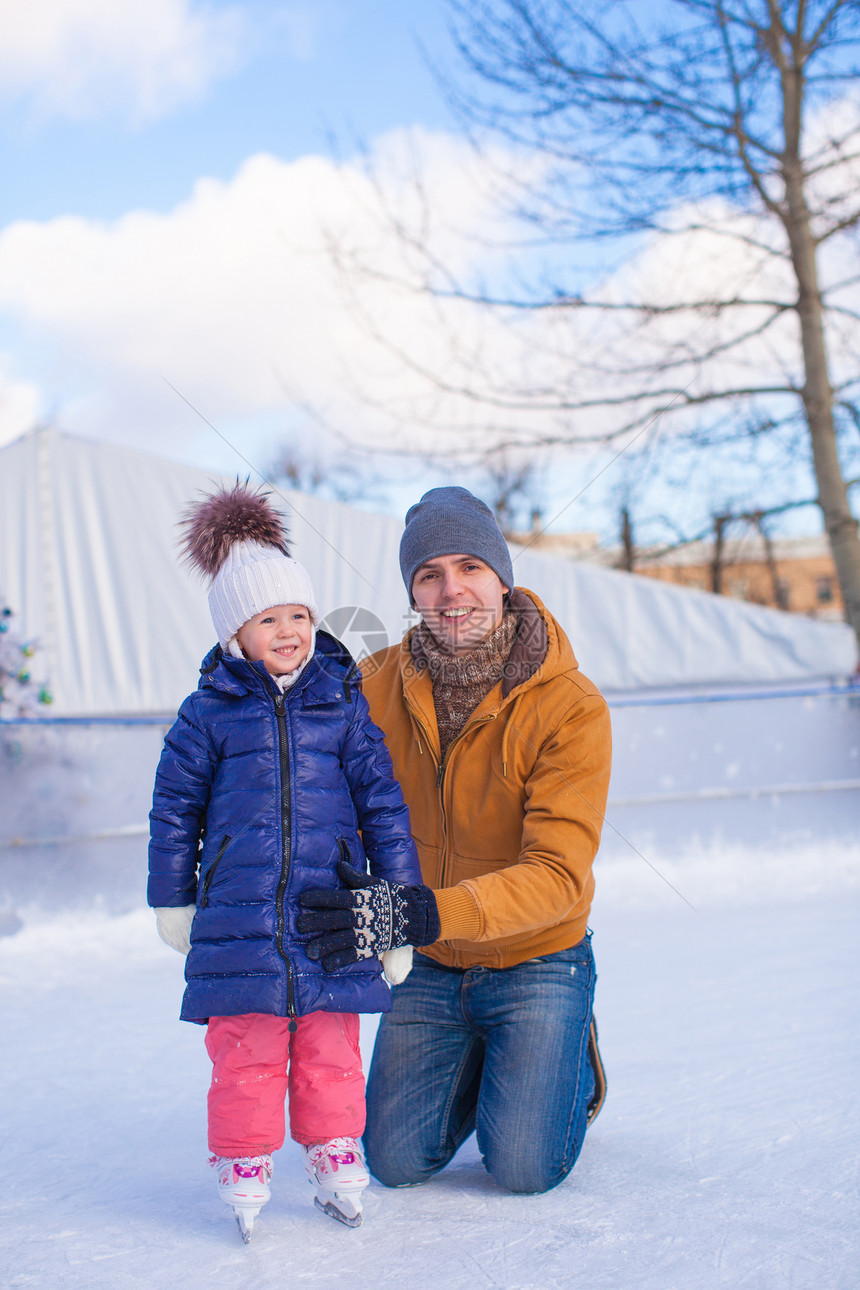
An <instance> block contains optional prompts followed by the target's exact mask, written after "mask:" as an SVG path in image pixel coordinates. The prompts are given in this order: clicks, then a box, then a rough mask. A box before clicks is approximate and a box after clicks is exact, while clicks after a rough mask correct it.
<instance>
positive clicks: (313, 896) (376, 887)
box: [297, 860, 439, 972]
mask: <svg viewBox="0 0 860 1290" xmlns="http://www.w3.org/2000/svg"><path fill="white" fill-rule="evenodd" d="M337 871H338V873H339V875H340V877H341V880H342V881H343V882H344V883H346V886H347V888H348V890H346V891H344V890H343V889H339V890H337V891H330V890H326V889H323V888H320V887H309V888H306V889H305V890H304V891H303V892H301V893H300V895H299V904H300V905H302V906H303V907H304V908H305V909H306V910H312V911H313V912H312V913H304V914H299V917H298V924H297V925H298V929H299V931H300V932H304V933H308V932H310V933H314V932H319V933H321V935H319V936H316V937H315V938H314V940H312V941H309V942H308V944H307V945H306V946H305V952H306V953H307V956H308V958H311V959H318V960H320V961H321V962H322V965H323V967H324V968H325V970H326V972H334V971H336V970H337V969H338V968H341V967H345V966H346V964H347V963H356V962H357V961H358V960H359V959H369V958H375V957H378V956H379V955H380V954H382V953H383V952H384V951H385V950H390V949H396V948H397V947H398V946H400V945H432V944H433V942H434V941H435V940H437V939H438V936H439V911H438V910H437V908H436V897H435V896H434V895H433V892H432V891H431V890H430V888H429V887H420V886H419V887H407V886H405V885H403V884H402V883H398V882H386V881H385V879H384V878H371V877H370V875H369V874H366V873H362V872H361V870H360V869H356V868H355V866H354V865H351V864H348V863H347V861H346V860H341V861H339V863H338V866H337Z"/></svg>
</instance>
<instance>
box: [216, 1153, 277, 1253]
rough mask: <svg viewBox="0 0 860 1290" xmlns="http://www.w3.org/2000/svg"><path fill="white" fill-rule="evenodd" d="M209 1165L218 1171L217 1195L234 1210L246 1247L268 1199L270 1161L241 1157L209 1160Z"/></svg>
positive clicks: (265, 1157)
mask: <svg viewBox="0 0 860 1290" xmlns="http://www.w3.org/2000/svg"><path fill="white" fill-rule="evenodd" d="M209 1163H210V1164H211V1165H212V1167H213V1168H214V1169H217V1171H218V1195H219V1196H220V1197H221V1199H222V1200H223V1201H224V1203H225V1205H231V1206H232V1207H233V1213H234V1215H235V1217H236V1223H237V1225H238V1227H239V1231H240V1233H241V1235H242V1240H243V1241H244V1242H245V1244H246V1245H247V1244H248V1242H249V1241H250V1239H251V1233H252V1232H253V1230H254V1223H255V1221H256V1218H257V1215H258V1214H259V1212H260V1210H261V1209H262V1208H263V1206H264V1205H265V1204H266V1201H268V1200H269V1199H270V1197H271V1194H272V1193H271V1190H270V1188H269V1182H270V1180H271V1177H272V1157H271V1156H270V1155H268V1154H264V1155H260V1156H240V1157H239V1158H238V1159H232V1158H229V1157H225V1156H211V1157H210V1159H209Z"/></svg>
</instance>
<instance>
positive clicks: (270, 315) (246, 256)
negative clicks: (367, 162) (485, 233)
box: [0, 136, 506, 447]
mask: <svg viewBox="0 0 860 1290" xmlns="http://www.w3.org/2000/svg"><path fill="white" fill-rule="evenodd" d="M420 146H421V153H422V165H423V175H424V182H425V192H426V194H427V198H428V202H429V203H430V205H431V206H432V208H433V210H434V218H435V220H436V223H437V225H438V227H439V230H440V231H439V235H438V238H437V242H436V245H437V248H438V249H439V251H440V253H443V254H446V255H447V254H448V253H449V252H451V254H452V255H456V254H459V255H460V256H462V255H463V254H464V252H463V249H462V246H461V245H460V244H459V243H455V242H454V241H450V240H448V235H447V234H446V231H445V230H446V227H447V224H448V222H450V221H453V219H454V217H455V216H456V218H457V219H458V220H464V221H465V222H466V223H467V224H468V225H470V226H473V227H474V226H476V225H477V224H478V223H479V221H480V220H481V218H482V216H483V214H484V213H485V212H486V210H487V207H488V201H489V198H488V194H487V192H486V189H485V187H484V186H483V185H482V183H481V182H480V180H479V178H478V177H477V176H476V174H475V169H474V166H473V165H472V163H471V161H470V160H469V156H468V152H467V150H466V148H465V146H464V145H463V144H462V143H459V142H457V141H455V140H452V139H448V138H445V137H434V136H423V137H422V139H421V142H420ZM407 151H408V149H407V147H406V145H405V143H404V140H403V138H402V137H401V136H392V137H391V138H389V139H386V140H384V141H383V142H382V143H381V144H380V145H379V148H378V150H377V154H376V159H377V162H378V165H379V168H380V171H381V172H383V173H384V174H385V175H386V177H387V180H388V181H389V182H390V183H392V184H395V181H396V178H397V176H398V175H400V174H401V173H402V169H401V168H402V167H403V166H404V165H405V164H406V160H405V157H406V152H407ZM399 196H400V198H402V205H403V209H404V210H406V208H407V207H414V200H415V199H414V198H413V197H411V195H410V194H409V192H408V186H407V185H406V183H405V181H404V182H403V183H402V185H401V188H400V190H399ZM414 215H415V210H414V209H411V214H410V218H411V217H414ZM329 237H334V238H335V239H336V240H340V239H343V241H344V244H345V243H351V244H355V243H361V244H362V245H373V247H374V250H375V253H376V262H377V264H378V265H379V267H380V269H381V271H382V272H390V273H392V274H397V275H399V274H400V273H401V272H402V270H403V267H404V266H403V252H402V248H400V247H399V246H398V244H397V243H396V241H395V239H393V238H392V237H391V235H390V234H385V233H383V232H381V231H380V224H379V219H378V197H377V193H376V191H375V189H374V186H373V184H372V183H371V182H370V180H369V179H368V177H367V175H366V174H365V173H363V171H362V170H361V169H360V168H359V167H357V166H354V165H350V164H342V165H338V164H335V163H334V162H331V161H329V160H325V159H323V158H320V157H306V158H303V159H301V160H299V161H296V162H292V163H286V162H283V161H280V160H278V159H276V158H274V157H272V156H267V155H258V156H255V157H252V158H250V159H249V160H248V161H247V162H246V163H245V164H244V165H243V167H242V168H241V170H240V171H239V172H238V173H237V175H236V176H235V178H234V179H233V180H232V181H231V182H229V183H224V182H216V181H213V180H202V181H200V182H199V183H198V184H197V185H196V187H195V189H194V191H193V193H192V194H191V196H190V197H189V198H188V200H187V201H186V202H184V203H183V204H181V205H180V206H178V207H177V208H176V209H175V210H173V211H172V212H170V213H168V214H166V215H162V214H154V213H150V212H145V211H138V212H133V213H130V214H128V215H125V216H124V217H122V218H121V219H118V220H116V221H113V222H98V221H93V220H86V219H81V218H76V217H68V216H67V217H62V218H58V219H54V220H50V221H47V222H44V223H36V222H19V223H16V224H13V225H11V226H9V227H8V228H6V229H5V230H4V231H3V232H2V234H0V308H2V309H3V310H5V311H6V312H7V313H8V314H9V315H11V316H12V317H13V318H14V319H15V320H16V321H17V322H18V324H19V326H21V327H22V328H23V330H24V333H26V335H27V336H29V337H31V338H33V337H38V338H41V342H40V343H41V345H42V356H41V361H42V365H43V368H44V367H45V366H46V365H47V364H46V359H45V353H46V352H49V356H50V365H47V366H48V370H49V373H50V372H52V374H53V375H52V376H50V375H49V378H48V379H52V380H53V381H54V383H55V388H54V390H53V391H52V393H53V396H54V401H55V402H59V403H60V406H63V402H62V394H61V393H59V392H60V391H69V390H74V391H75V399H76V402H75V404H74V417H75V419H76V422H77V425H76V428H79V429H89V430H90V431H91V432H96V433H101V432H106V433H108V434H109V435H110V436H111V437H116V436H118V435H122V433H123V430H122V427H125V428H126V432H127V433H128V434H142V433H144V430H143V427H144V425H145V426H146V430H145V434H146V437H147V440H148V442H150V443H151V444H152V445H153V446H155V447H158V446H159V445H160V444H162V443H163V442H164V441H166V440H170V441H171V442H172V443H175V440H176V427H177V425H182V424H184V425H186V426H189V425H193V424H194V423H193V421H191V414H190V413H189V412H188V410H187V408H184V407H182V406H180V405H179V403H178V401H177V400H176V399H175V396H173V395H169V394H168V393H167V391H166V387H165V385H164V384H163V382H162V380H161V379H160V378H161V377H164V378H166V379H167V380H169V381H170V382H171V383H173V384H174V385H175V386H176V387H177V388H178V389H180V390H181V391H182V392H183V394H185V395H186V396H187V397H188V398H189V399H190V400H191V401H192V402H193V403H194V404H195V405H196V406H198V407H200V409H201V411H205V412H206V414H207V415H208V416H210V417H212V418H213V419H214V420H217V421H218V422H219V423H222V424H223V423H224V422H225V420H232V421H233V422H234V423H235V422H236V421H237V420H243V419H244V420H247V419H249V418H251V419H253V418H255V417H258V418H259V417H263V418H264V417H267V416H269V417H271V416H272V415H276V414H283V415H288V414H289V413H290V410H291V407H292V406H293V403H294V399H295V398H296V397H300V398H304V399H308V400H310V401H312V402H314V403H315V404H317V405H319V406H322V407H324V408H325V409H326V410H327V411H328V412H330V413H331V415H332V416H333V417H335V419H336V420H337V422H338V424H341V425H346V426H348V427H352V426H356V425H358V424H360V423H363V425H364V427H365V428H367V429H373V428H374V427H375V428H376V429H377V431H378V432H380V433H381V431H380V425H381V423H382V422H383V421H384V418H383V417H381V416H380V414H379V413H377V412H376V411H373V410H369V409H368V407H367V405H366V404H365V403H364V402H363V401H362V399H361V398H358V397H357V396H356V394H355V392H354V391H353V390H352V388H351V384H350V383H351V375H350V374H355V375H356V378H357V379H359V380H360V382H361V384H362V386H363V389H364V393H365V394H367V395H368V396H369V397H370V398H371V399H373V398H376V399H379V400H383V401H385V402H386V403H387V404H388V406H389V407H395V406H402V405H407V404H409V403H410V401H414V400H415V399H416V397H417V395H418V393H419V391H421V390H423V389H424V385H423V383H422V382H421V381H420V380H419V379H418V378H417V377H416V376H415V375H414V374H411V373H409V372H405V371H403V369H402V368H401V366H400V364H399V363H398V362H397V361H395V360H394V359H393V358H392V357H391V356H389V355H386V354H385V352H384V350H382V349H381V348H380V347H379V346H378V344H377V343H376V341H375V340H374V339H373V337H372V336H371V335H370V334H369V332H368V330H367V328H366V327H365V326H364V325H363V322H362V320H361V319H360V318H358V317H357V316H356V315H355V314H354V313H353V312H351V310H350V309H349V308H348V307H347V305H346V303H345V299H344V293H343V290H342V284H341V283H340V282H339V280H338V274H337V271H336V269H335V267H334V265H333V264H332V261H331V258H330V255H329V244H328V239H329ZM475 253H476V251H475V248H474V247H472V248H470V250H469V254H471V255H475ZM367 298H368V302H369V304H370V306H371V307H372V310H373V314H374V316H375V317H378V318H381V319H382V320H383V322H384V325H385V327H386V328H387V329H388V330H390V331H392V332H393V334H394V335H396V336H397V339H398V343H400V344H402V345H403V347H404V348H405V349H406V350H407V351H408V352H410V353H412V354H416V355H418V356H420V361H421V362H422V363H426V364H427V365H428V367H429V368H431V369H433V368H445V367H446V365H447V364H448V355H447V353H446V346H447V344H448V339H449V337H448V334H447V333H446V331H445V329H444V328H442V327H441V326H440V318H439V315H438V313H437V311H436V308H435V306H434V305H433V304H432V303H431V302H428V301H426V300H421V299H420V298H417V297H416V296H415V295H414V294H413V293H412V292H410V291H405V290H403V289H401V288H398V287H397V286H395V285H391V284H389V283H386V282H384V281H378V282H375V283H371V284H369V286H368V288H367ZM445 318H446V320H447V321H448V322H449V323H450V325H451V326H452V327H456V329H457V332H458V335H459V336H460V338H461V339H462V340H463V341H464V343H465V342H466V341H467V339H468V337H469V336H470V333H474V329H475V321H474V318H473V311H472V310H471V309H470V308H469V307H467V306H462V305H456V304H451V306H450V307H449V308H447V309H446V310H445ZM31 343H33V342H32V341H31ZM484 343H485V344H486V345H487V346H488V349H489V351H490V352H493V351H494V347H495V349H499V348H501V349H504V346H505V344H506V342H505V341H504V338H503V337H501V336H500V337H499V338H498V343H497V344H495V346H494V343H493V341H492V337H486V338H485V342H484ZM84 375H86V376H87V378H88V381H89V385H90V389H91V393H90V394H88V395H83V396H82V395H80V391H81V389H82V377H83V376H84ZM433 397H436V395H435V392H434V396H433ZM168 403H169V405H170V412H168V413H165V405H166V404H168ZM156 408H157V409H158V414H157V415H155V412H154V410H155V409H156Z"/></svg>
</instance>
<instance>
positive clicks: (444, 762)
mask: <svg viewBox="0 0 860 1290" xmlns="http://www.w3.org/2000/svg"><path fill="white" fill-rule="evenodd" d="M404 697H405V696H404ZM406 707H407V709H408V710H409V712H410V714H411V716H412V718H413V720H414V721H415V724H416V725H417V726H418V728H419V730H421V731H422V732H423V734H424V739H425V740H426V743H427V748H428V750H429V752H430V755H431V756H433V755H434V754H433V745H432V743H431V742H430V737H429V735H428V733H427V727H426V726H425V725H424V722H423V721H422V720H421V717H420V716H419V714H418V712H417V710H416V709H415V707H414V706H413V705H412V704H411V703H410V702H409V700H408V699H406ZM497 716H498V713H496V712H491V713H489V714H488V715H487V716H486V717H479V719H478V720H477V721H472V722H469V723H467V724H466V725H465V726H464V727H463V729H462V730H461V731H460V733H459V734H458V735H457V736H456V737H455V738H454V739H452V740H451V742H450V743H449V745H448V747H447V749H446V750H445V756H444V757H442V758H440V759H438V760H437V762H436V787H437V788H438V790H439V809H440V811H441V813H442V837H443V846H442V869H441V873H440V875H439V881H440V886H442V887H444V886H445V879H446V877H447V870H448V817H447V815H446V813H445V785H444V779H445V771H446V770H447V768H448V761H449V759H450V757H451V749H452V748H453V747H454V744H456V743H458V742H459V740H460V739H462V738H463V735H465V733H466V731H467V730H472V729H474V728H475V726H482V725H484V724H485V723H486V722H487V721H495V719H496V717H497Z"/></svg>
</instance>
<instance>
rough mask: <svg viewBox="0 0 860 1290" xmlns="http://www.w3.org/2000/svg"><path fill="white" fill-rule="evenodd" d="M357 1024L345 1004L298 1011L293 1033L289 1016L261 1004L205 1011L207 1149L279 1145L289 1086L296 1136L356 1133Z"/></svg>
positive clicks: (360, 1094) (222, 1151)
mask: <svg viewBox="0 0 860 1290" xmlns="http://www.w3.org/2000/svg"><path fill="white" fill-rule="evenodd" d="M358 1025H359V1023H358V1017H357V1016H356V1015H355V1014H354V1013H345V1012H310V1013H308V1014H307V1016H304V1017H296V1026H297V1029H296V1030H295V1031H293V1032H292V1033H291V1032H290V1030H289V1029H288V1026H289V1019H288V1018H287V1017H272V1016H269V1015H268V1014H267V1013H262V1012H251V1013H247V1014H246V1015H244V1016H240V1017H210V1019H209V1025H208V1027H207V1031H206V1051H207V1052H208V1054H209V1056H210V1057H211V1058H212V1084H211V1086H210V1089H209V1150H210V1151H211V1152H213V1153H214V1154H215V1155H216V1156H227V1157H230V1156H233V1157H236V1156H256V1155H259V1154H260V1153H261V1152H265V1151H277V1150H278V1149H279V1148H280V1147H282V1146H283V1145H284V1134H285V1125H284V1102H285V1100H286V1098H287V1094H289V1104H290V1136H291V1137H292V1138H293V1139H294V1140H295V1141H296V1142H301V1143H303V1144H304V1145H305V1146H307V1145H310V1144H311V1143H314V1142H328V1141H329V1140H330V1139H331V1138H341V1137H344V1138H360V1137H361V1135H362V1133H364V1106H365V1104H364V1072H363V1071H362V1069H361V1054H360V1052H359V1047H358ZM288 1071H289V1076H288V1074H287V1072H288Z"/></svg>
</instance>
